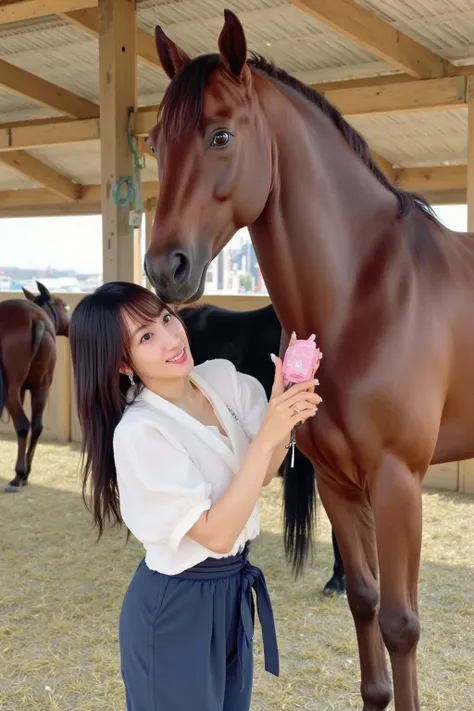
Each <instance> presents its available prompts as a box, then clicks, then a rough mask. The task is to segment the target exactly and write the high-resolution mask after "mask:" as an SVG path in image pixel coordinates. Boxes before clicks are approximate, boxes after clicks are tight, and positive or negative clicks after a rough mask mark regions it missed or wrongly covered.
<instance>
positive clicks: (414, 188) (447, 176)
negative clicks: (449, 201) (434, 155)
mask: <svg viewBox="0 0 474 711" xmlns="http://www.w3.org/2000/svg"><path fill="white" fill-rule="evenodd" d="M394 183H395V184H396V185H399V186H400V187H401V188H403V190H408V191H410V192H417V193H422V194H425V193H434V192H437V193H442V192H451V191H454V190H465V189H466V186H467V166H465V165H447V166H439V167H438V166H436V167H434V168H396V169H395V180H394Z"/></svg>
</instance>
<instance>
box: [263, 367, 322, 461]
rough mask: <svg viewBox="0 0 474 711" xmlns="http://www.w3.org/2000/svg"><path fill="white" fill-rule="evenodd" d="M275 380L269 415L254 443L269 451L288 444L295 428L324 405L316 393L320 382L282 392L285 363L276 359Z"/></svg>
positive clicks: (311, 381)
mask: <svg viewBox="0 0 474 711" xmlns="http://www.w3.org/2000/svg"><path fill="white" fill-rule="evenodd" d="M273 360H274V363H275V379H274V384H273V389H272V395H271V397H270V402H269V403H268V408H267V412H266V414H265V417H264V418H263V421H262V424H261V425H260V429H259V431H258V432H257V436H256V437H255V440H254V441H258V442H259V443H260V444H261V445H262V446H263V447H264V448H265V449H266V450H268V451H273V450H275V449H276V448H277V447H279V446H280V445H281V444H283V443H285V444H286V443H287V442H288V441H289V438H290V433H291V430H292V429H293V427H295V425H297V424H298V423H299V422H306V420H308V419H309V418H310V417H313V416H314V415H315V414H316V412H317V409H318V408H317V406H318V405H319V403H320V402H321V398H320V396H319V395H318V394H317V393H315V392H314V387H315V385H317V384H318V380H317V379H314V380H308V381H306V382H303V383H298V384H297V385H293V386H292V387H291V388H289V390H286V391H285V390H284V389H283V387H284V386H283V375H282V363H281V360H280V358H277V357H276V356H274V358H273Z"/></svg>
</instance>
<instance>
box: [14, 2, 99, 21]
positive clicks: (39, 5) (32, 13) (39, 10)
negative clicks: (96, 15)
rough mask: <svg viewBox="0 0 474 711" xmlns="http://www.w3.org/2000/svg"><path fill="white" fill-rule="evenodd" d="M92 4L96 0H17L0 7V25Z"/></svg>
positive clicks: (71, 10)
mask: <svg viewBox="0 0 474 711" xmlns="http://www.w3.org/2000/svg"><path fill="white" fill-rule="evenodd" d="M92 5H97V0H18V2H12V3H10V4H8V5H3V6H2V7H0V25H5V24H6V23H8V22H21V21H22V20H33V19H36V18H38V17H44V16H45V15H57V14H58V13H59V12H73V11H75V10H81V9H82V8H85V7H91V6H92Z"/></svg>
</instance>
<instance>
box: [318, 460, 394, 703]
mask: <svg viewBox="0 0 474 711" xmlns="http://www.w3.org/2000/svg"><path fill="white" fill-rule="evenodd" d="M318 490H319V495H320V497H321V501H322V503H323V505H324V508H325V509H326V512H327V514H328V516H329V519H330V521H331V523H332V526H333V529H334V531H335V534H336V537H337V541H338V543H339V548H340V551H341V555H342V560H343V562H344V570H345V574H346V589H347V599H348V602H349V607H350V609H351V612H352V616H353V618H354V624H355V628H356V633H357V641H358V645H359V657H360V668H361V686H360V690H361V695H362V699H363V701H364V709H363V711H383V710H384V709H386V708H387V706H388V705H389V703H390V700H391V698H392V689H391V684H390V678H389V674H388V669H387V664H386V661H385V650H384V644H383V641H382V636H381V634H380V628H379V625H378V620H377V609H378V581H377V578H378V564H377V548H376V543H375V529H374V520H373V517H372V511H371V509H370V505H369V502H368V501H367V499H366V498H365V497H364V495H363V494H362V493H361V492H360V491H358V490H356V489H355V488H354V491H353V496H351V497H350V498H348V497H347V493H346V492H343V490H342V489H339V488H338V486H337V484H335V483H334V482H333V481H332V480H329V479H327V478H326V476H325V474H324V472H320V473H319V474H318ZM407 711H408V709H407Z"/></svg>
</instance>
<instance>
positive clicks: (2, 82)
mask: <svg viewBox="0 0 474 711" xmlns="http://www.w3.org/2000/svg"><path fill="white" fill-rule="evenodd" d="M0 86H3V87H4V88H5V89H7V91H11V92H13V93H15V94H19V95H20V96H24V97H26V98H27V99H31V100H32V101H36V102H37V103H38V104H41V105H42V106H46V107H48V108H51V109H55V110H56V111H61V112H62V113H64V114H67V115H68V116H71V117H73V118H81V119H85V118H91V117H92V116H98V114H99V107H98V105H97V104H94V102H93V101H88V100H87V99H83V98H82V96H77V95H76V94H73V93H72V92H70V91H67V89H63V88H62V87H61V86H57V84H52V83H51V82H49V81H46V80H45V79H41V78H40V77H37V76H35V75H34V74H30V72H25V71H24V70H23V69H20V68H19V67H16V66H15V65H14V64H9V63H8V62H5V61H4V60H3V59H0Z"/></svg>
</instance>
